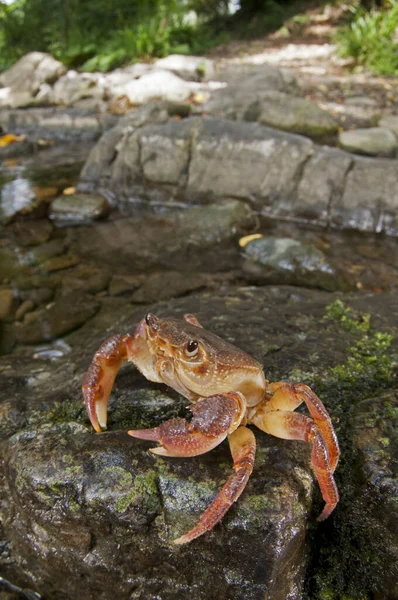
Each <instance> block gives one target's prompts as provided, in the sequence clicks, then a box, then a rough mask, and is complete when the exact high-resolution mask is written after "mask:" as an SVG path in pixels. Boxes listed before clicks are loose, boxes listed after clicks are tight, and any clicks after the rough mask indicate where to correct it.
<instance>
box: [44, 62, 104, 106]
mask: <svg viewBox="0 0 398 600" xmlns="http://www.w3.org/2000/svg"><path fill="white" fill-rule="evenodd" d="M104 97H105V81H104V78H103V76H102V75H101V74H100V73H77V72H76V71H68V72H67V73H66V75H64V77H61V78H60V79H59V80H58V81H57V83H56V84H55V85H54V102H55V103H56V104H60V105H64V106H73V105H76V104H77V103H78V102H79V101H80V100H84V99H90V101H91V103H92V104H91V105H90V108H96V107H101V106H102V103H103V100H104ZM86 108H87V107H86Z"/></svg>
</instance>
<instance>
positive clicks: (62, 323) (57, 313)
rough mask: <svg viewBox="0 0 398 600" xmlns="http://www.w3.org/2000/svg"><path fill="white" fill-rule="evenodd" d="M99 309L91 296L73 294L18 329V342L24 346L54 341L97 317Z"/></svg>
mask: <svg viewBox="0 0 398 600" xmlns="http://www.w3.org/2000/svg"><path fill="white" fill-rule="evenodd" d="M98 308H99V303H98V302H97V301H96V300H94V299H93V298H92V297H91V296H88V295H84V294H77V293H75V292H72V293H70V294H68V295H65V296H62V297H61V298H58V299H57V300H56V301H55V302H53V303H52V304H50V305H49V306H47V307H46V308H44V309H41V310H39V311H37V312H36V313H35V315H34V317H35V318H34V320H33V321H32V322H30V323H29V324H27V325H25V324H24V325H22V326H21V327H18V328H17V329H16V337H17V340H19V341H20V342H22V343H24V344H39V343H40V342H46V341H49V340H54V339H55V338H57V337H60V336H61V335H64V334H65V333H68V332H69V331H73V330H74V329H77V328H78V327H81V326H82V325H83V323H85V322H86V321H88V319H90V318H91V317H93V316H94V315H95V313H96V312H97V310H98ZM31 315H33V313H31Z"/></svg>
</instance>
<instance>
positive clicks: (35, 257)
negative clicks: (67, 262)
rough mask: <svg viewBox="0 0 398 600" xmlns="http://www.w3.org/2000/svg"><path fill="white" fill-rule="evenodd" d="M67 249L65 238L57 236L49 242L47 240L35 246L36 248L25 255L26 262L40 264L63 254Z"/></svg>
mask: <svg viewBox="0 0 398 600" xmlns="http://www.w3.org/2000/svg"><path fill="white" fill-rule="evenodd" d="M65 250H66V243H65V240H64V239H63V238H55V239H53V240H50V241H49V242H46V243H45V244H41V245H40V246H35V248H33V249H31V250H29V251H28V252H26V254H25V256H24V262H25V264H30V265H38V264H41V263H44V262H45V261H47V260H50V259H51V258H53V257H54V256H59V255H60V254H63V253H64V252H65Z"/></svg>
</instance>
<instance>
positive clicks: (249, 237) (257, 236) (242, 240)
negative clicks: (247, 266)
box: [239, 233, 263, 248]
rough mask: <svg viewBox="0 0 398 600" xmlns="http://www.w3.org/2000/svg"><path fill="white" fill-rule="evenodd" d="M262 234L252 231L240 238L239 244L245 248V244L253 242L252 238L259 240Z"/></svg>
mask: <svg viewBox="0 0 398 600" xmlns="http://www.w3.org/2000/svg"><path fill="white" fill-rule="evenodd" d="M262 237H263V236H262V234H261V233H252V234H250V235H244V236H243V237H241V238H240V240H239V246H240V247H241V248H244V247H245V246H247V244H248V243H249V242H251V241H252V240H259V239H260V238H262Z"/></svg>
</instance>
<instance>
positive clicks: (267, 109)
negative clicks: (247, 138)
mask: <svg viewBox="0 0 398 600" xmlns="http://www.w3.org/2000/svg"><path fill="white" fill-rule="evenodd" d="M245 116H247V118H248V120H253V121H258V122H259V123H263V124H264V125H270V126H271V127H275V128H276V129H283V130H284V131H291V132H292V133H299V134H302V135H306V136H308V137H312V138H319V137H323V136H330V135H333V134H335V133H337V129H338V123H337V121H336V120H335V118H334V117H333V116H332V115H331V114H329V113H328V112H327V111H326V110H322V109H321V108H319V106H318V105H317V104H315V103H314V102H311V101H310V100H306V99H305V98H299V97H297V96H292V95H290V94H285V93H283V92H275V91H270V92H268V93H267V94H265V95H264V96H263V98H262V100H260V101H258V102H256V103H254V104H253V105H251V106H250V107H249V108H248V112H247V115H245Z"/></svg>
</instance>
